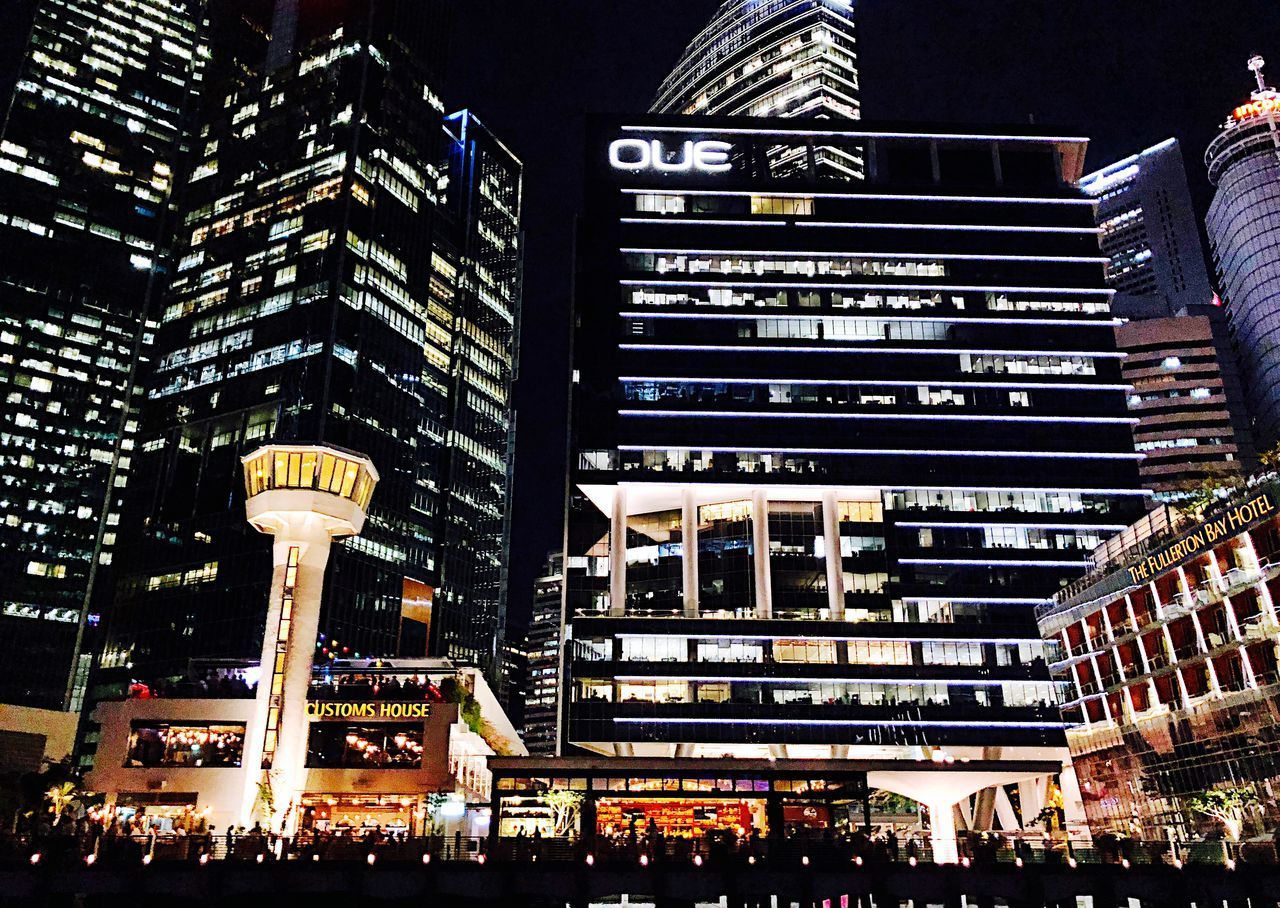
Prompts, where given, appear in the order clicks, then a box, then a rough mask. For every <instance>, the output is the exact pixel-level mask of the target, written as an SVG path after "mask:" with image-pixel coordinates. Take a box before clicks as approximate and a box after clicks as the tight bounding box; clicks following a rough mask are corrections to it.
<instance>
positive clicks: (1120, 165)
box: [1080, 139, 1213, 312]
mask: <svg viewBox="0 0 1280 908" xmlns="http://www.w3.org/2000/svg"><path fill="white" fill-rule="evenodd" d="M1080 188H1081V189H1083V190H1084V191H1085V193H1087V194H1088V195H1089V196H1090V197H1092V198H1094V199H1096V200H1097V220H1098V227H1099V229H1100V230H1101V233H1100V234H1099V236H1098V244H1099V246H1100V247H1101V248H1102V252H1103V254H1104V255H1106V257H1107V258H1108V260H1109V261H1108V262H1107V286H1109V287H1114V288H1115V289H1116V290H1118V291H1119V292H1121V293H1125V294H1132V295H1135V296H1158V297H1160V298H1161V299H1163V300H1164V302H1165V306H1166V308H1167V309H1168V311H1170V312H1174V311H1176V310H1178V309H1180V308H1181V307H1183V306H1188V305H1207V304H1208V303H1209V301H1210V300H1212V299H1213V288H1212V286H1211V285H1210V283H1209V273H1208V269H1207V268H1206V265H1205V257H1204V247H1203V245H1202V244H1201V242H1200V229H1199V224H1198V220H1197V218H1196V213H1195V209H1194V207H1193V206H1192V203H1191V190H1190V188H1189V187H1188V185H1187V171H1186V167H1185V165H1184V164H1183V161H1182V149H1181V148H1180V147H1179V146H1178V140H1177V139H1166V140H1165V141H1163V142H1161V143H1160V144H1159V145H1154V146H1152V147H1151V148H1148V149H1146V150H1145V151H1141V152H1139V153H1138V154H1135V155H1131V156H1130V157H1127V158H1125V159H1124V160H1122V161H1117V162H1116V163H1114V164H1112V165H1110V166H1108V167H1104V168H1102V169H1101V170H1098V171H1095V172H1094V173H1091V174H1088V175H1087V176H1085V177H1083V178H1082V179H1081V180H1080Z"/></svg>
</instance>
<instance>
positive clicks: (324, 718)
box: [307, 700, 431, 722]
mask: <svg viewBox="0 0 1280 908" xmlns="http://www.w3.org/2000/svg"><path fill="white" fill-rule="evenodd" d="M430 716H431V704H430V703H419V702H408V703H405V702H396V701H394V700H368V701H365V700H359V701H355V702H349V703H348V702H328V701H323V700H322V701H314V700H312V701H308V702H307V718H308V719H313V720H316V721H320V722H337V721H346V720H348V719H379V720H382V721H393V722H394V721H401V722H409V721H418V720H421V719H427V718H430Z"/></svg>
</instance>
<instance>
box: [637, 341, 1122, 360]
mask: <svg viewBox="0 0 1280 908" xmlns="http://www.w3.org/2000/svg"><path fill="white" fill-rule="evenodd" d="M618 347H619V348H620V349H622V350H712V351H714V350H724V351H732V352H750V353H765V352H770V353H903V354H916V355H922V356H951V355H957V354H961V353H968V354H971V355H974V356H1083V357H1089V358H1092V359H1124V358H1125V357H1126V356H1128V354H1127V353H1124V352H1120V351H1117V352H1114V353H1113V352H1111V351H1106V350H1098V351H1093V352H1090V351H1088V350H975V349H968V348H964V347H774V346H763V347H762V346H759V345H756V344H619V345H618Z"/></svg>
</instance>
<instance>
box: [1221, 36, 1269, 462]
mask: <svg viewBox="0 0 1280 908" xmlns="http://www.w3.org/2000/svg"><path fill="white" fill-rule="evenodd" d="M1262 65H1263V61H1262V58H1261V57H1254V58H1253V59H1252V60H1250V61H1249V68H1250V69H1252V70H1253V71H1254V75H1255V76H1256V78H1257V83H1258V85H1257V90H1256V91H1254V92H1253V93H1252V94H1251V95H1250V98H1249V101H1248V102H1247V103H1245V104H1242V105H1241V106H1239V107H1237V108H1236V109H1235V110H1233V111H1232V112H1231V115H1230V116H1229V117H1228V119H1227V121H1226V123H1225V125H1224V126H1223V130H1222V133H1221V134H1220V135H1219V136H1218V137H1217V138H1216V139H1214V140H1213V142H1212V143H1211V144H1210V145H1209V149H1208V151H1207V152H1206V153H1205V163H1206V164H1207V165H1208V167H1209V180H1210V181H1211V182H1212V183H1213V185H1214V186H1215V187H1217V189H1216V191H1215V193H1214V196H1213V202H1212V204H1211V205H1210V206H1209V215H1208V217H1207V218H1206V220H1205V227H1206V228H1207V229H1208V232H1209V243H1210V245H1211V246H1212V248H1213V257H1214V262H1215V263H1216V265H1217V270H1218V278H1219V283H1220V285H1221V289H1222V297H1223V300H1224V301H1225V302H1226V306H1227V318H1228V320H1229V321H1230V324H1231V332H1232V335H1233V336H1234V338H1235V342H1236V350H1237V352H1238V353H1239V355H1240V367H1241V371H1242V372H1243V374H1244V381H1245V392H1246V396H1247V399H1248V402H1249V409H1250V410H1251V411H1252V414H1253V418H1254V435H1255V438H1256V442H1257V445H1258V449H1259V450H1266V449H1267V448H1270V447H1271V446H1272V445H1274V444H1275V443H1276V442H1277V441H1280V346H1278V345H1277V344H1276V331H1277V328H1280V319H1278V318H1277V313H1278V312H1280V298H1278V297H1277V294H1276V281H1275V276H1276V274H1277V269H1278V268H1280V238H1277V234H1276V231H1275V230H1274V229H1273V227H1272V226H1271V225H1272V224H1273V223H1274V222H1275V219H1276V218H1277V217H1280V151H1278V150H1277V149H1280V116H1278V115H1277V108H1280V93H1277V92H1276V91H1275V90H1274V89H1273V88H1271V87H1269V86H1268V85H1267V83H1266V80H1265V78H1264V77H1263V75H1262Z"/></svg>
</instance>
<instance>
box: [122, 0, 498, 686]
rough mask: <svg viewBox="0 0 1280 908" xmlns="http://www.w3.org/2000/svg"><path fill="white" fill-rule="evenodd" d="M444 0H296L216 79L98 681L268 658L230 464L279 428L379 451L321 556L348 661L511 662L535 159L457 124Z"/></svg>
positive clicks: (253, 564)
mask: <svg viewBox="0 0 1280 908" xmlns="http://www.w3.org/2000/svg"><path fill="white" fill-rule="evenodd" d="M438 12H439V9H438V6H437V4H423V3H421V2H409V0H399V2H378V3H372V2H368V0H360V2H354V3H347V4H329V5H303V6H298V5H297V4H296V3H292V2H290V0H280V2H278V3H277V4H276V6H275V20H274V25H273V27H272V35H273V37H272V41H271V44H270V47H269V48H268V51H267V56H266V63H265V64H263V63H261V61H259V63H258V65H257V66H255V67H248V68H246V69H242V70H240V71H239V72H234V71H233V72H231V73H229V74H228V78H227V80H226V81H225V82H224V83H222V84H221V85H219V86H215V87H212V88H211V89H210V98H211V103H209V104H208V105H206V114H205V115H204V120H203V122H202V127H201V134H200V138H199V142H198V146H197V148H196V149H195V152H196V154H195V160H194V162H193V166H192V170H191V174H190V177H189V179H188V181H187V185H186V186H185V187H184V191H183V205H182V222H181V232H180V237H179V239H180V249H179V259H178V262H177V267H176V273H175V275H174V280H173V282H172V284H171V286H170V288H169V291H168V295H167V298H166V304H165V307H164V310H163V313H162V316H161V323H162V324H161V327H160V330H159V334H158V338H157V343H156V367H155V369H154V370H153V373H152V375H151V377H150V381H149V384H148V388H147V398H148V399H147V406H146V411H145V414H144V417H145V418H144V421H143V427H142V442H141V444H140V451H139V456H138V458H137V463H136V466H137V468H138V469H137V477H136V483H135V490H133V491H132V492H131V502H132V508H131V513H130V515H129V517H128V522H129V526H130V532H134V533H136V534H137V543H136V545H135V546H133V547H132V550H131V553H130V558H129V560H128V564H127V566H125V567H124V568H122V571H121V579H120V583H119V586H118V591H117V598H116V602H115V606H114V609H113V611H112V614H111V616H110V627H109V630H108V635H107V640H106V644H105V647H104V650H103V654H102V657H101V665H102V668H103V670H104V674H103V679H104V682H105V681H107V680H115V681H117V682H119V681H123V680H125V679H127V678H129V677H137V678H143V679H147V678H155V677H162V676H165V675H168V674H173V673H179V672H182V671H184V670H185V667H186V665H187V664H188V663H189V661H190V660H192V659H209V658H228V659H243V658H246V657H252V656H256V654H257V652H258V647H259V645H260V641H261V639H262V633H263V624H262V610H261V603H262V602H263V600H264V598H265V596H266V593H267V590H266V586H265V582H264V579H263V578H264V576H265V571H264V565H265V561H264V558H265V557H266V555H265V553H264V552H263V550H262V547H261V545H260V544H259V542H258V540H256V539H255V538H253V535H252V533H251V532H250V531H249V530H248V528H247V527H246V526H245V525H244V524H243V521H242V520H241V519H240V517H239V508H240V505H241V503H242V500H243V499H242V496H243V489H242V487H241V483H240V482H239V480H238V477H237V472H238V462H239V458H240V456H241V455H242V454H243V453H245V452H246V451H248V450H252V449H253V448H255V447H257V446H259V445H261V444H264V443H267V442H269V441H275V442H302V443H324V444H329V445H337V446H340V447H345V448H349V449H353V450H360V451H363V452H365V453H366V454H368V456H369V457H370V458H371V459H372V460H373V461H374V462H375V463H377V464H378V468H379V471H380V473H381V477H382V479H381V485H380V487H379V495H378V498H377V499H376V500H375V501H374V502H373V504H372V505H371V507H370V511H369V514H368V521H367V523H366V525H365V528H364V531H363V533H362V534H361V535H360V536H359V537H357V538H353V539H348V540H344V541H341V542H339V543H336V544H335V546H334V551H333V555H332V558H331V559H330V563H329V567H328V574H329V576H328V581H327V584H326V598H325V602H324V609H323V613H322V615H321V622H320V628H321V632H322V633H324V634H325V635H326V638H327V640H329V641H330V642H331V643H332V644H333V645H334V646H335V647H337V648H338V649H339V650H340V651H341V655H343V656H349V657H352V658H358V657H369V656H388V655H396V654H401V655H405V656H415V657H421V656H423V655H426V654H429V653H442V654H444V653H448V654H454V655H457V656H458V657H459V658H460V659H462V660H463V661H467V662H471V663H473V664H477V665H479V666H481V667H482V669H483V670H484V671H486V672H487V673H490V678H491V681H492V680H493V679H494V678H496V671H497V660H496V648H497V644H496V643H495V642H494V638H495V637H496V631H495V628H496V627H497V626H498V622H499V621H500V605H499V591H500V586H501V572H500V570H499V567H500V565H501V564H502V562H503V559H504V556H503V553H502V551H501V546H502V545H503V543H504V515H505V513H506V488H507V484H508V478H507V476H508V471H507V459H508V458H509V456H510V453H509V435H510V416H509V413H510V403H509V384H510V381H511V373H512V364H513V360H514V354H513V348H514V343H515V334H514V329H513V325H514V309H515V306H516V303H517V301H518V293H519V253H518V243H517V234H518V223H519V198H520V192H519V185H520V184H519V180H520V177H519V165H518V163H516V162H514V161H513V159H512V158H511V157H510V155H509V154H508V153H506V152H505V150H503V149H502V148H501V146H500V145H499V144H498V143H496V141H495V140H493V139H492V137H491V136H489V135H488V133H487V132H486V131H485V130H484V129H483V128H482V127H481V126H480V124H479V123H478V122H477V121H476V120H475V119H474V117H472V116H471V115H469V114H466V113H463V114H458V115H455V116H453V117H448V118H446V117H445V115H444V106H443V103H442V101H441V100H440V93H439V89H438V79H439V70H440V67H441V63H442V53H441V47H442V45H443V42H444V39H445V35H444V30H443V27H442V23H441V21H440V18H439V16H438V15H437V13H438ZM446 552H447V554H446ZM455 612H459V613H462V614H461V616H460V615H459V614H455Z"/></svg>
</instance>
